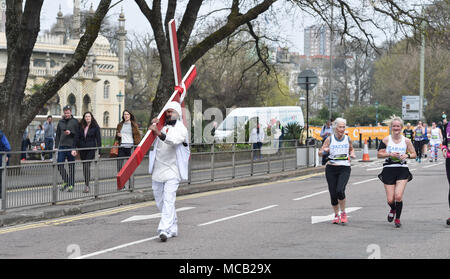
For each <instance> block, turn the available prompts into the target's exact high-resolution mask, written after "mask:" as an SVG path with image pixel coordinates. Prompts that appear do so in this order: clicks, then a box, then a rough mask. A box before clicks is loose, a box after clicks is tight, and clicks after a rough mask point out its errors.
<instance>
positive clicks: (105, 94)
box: [103, 80, 110, 99]
mask: <svg viewBox="0 0 450 279" xmlns="http://www.w3.org/2000/svg"><path fill="white" fill-rule="evenodd" d="M109 86H110V83H109V81H107V80H105V83H104V84H103V98H104V99H109Z"/></svg>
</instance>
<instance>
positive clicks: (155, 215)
mask: <svg viewBox="0 0 450 279" xmlns="http://www.w3.org/2000/svg"><path fill="white" fill-rule="evenodd" d="M194 208H195V207H181V208H178V209H177V210H176V212H181V211H186V210H190V209H194ZM154 218H161V213H156V214H151V215H135V216H132V217H130V218H127V219H125V220H123V221H121V223H124V222H132V221H141V220H147V219H154Z"/></svg>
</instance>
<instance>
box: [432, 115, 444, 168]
mask: <svg viewBox="0 0 450 279" xmlns="http://www.w3.org/2000/svg"><path fill="white" fill-rule="evenodd" d="M441 144H442V131H441V129H439V128H438V127H437V126H436V122H433V123H431V129H430V162H433V158H434V161H435V162H437V158H438V150H439V147H440V146H441Z"/></svg>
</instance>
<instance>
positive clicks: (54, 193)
mask: <svg viewBox="0 0 450 279" xmlns="http://www.w3.org/2000/svg"><path fill="white" fill-rule="evenodd" d="M86 149H90V150H92V148H84V149H73V150H76V151H82V150H86ZM110 149H111V146H107V147H100V148H96V151H95V157H94V159H92V160H79V159H77V160H75V161H72V162H67V161H66V162H58V160H57V157H58V152H61V150H60V151H56V150H54V151H27V153H31V154H34V155H38V156H34V157H38V158H41V157H44V156H49V154H50V153H51V154H52V159H46V160H31V161H30V160H28V161H21V164H20V165H16V166H9V165H7V164H6V157H7V156H5V152H0V155H1V158H2V165H1V167H0V174H1V176H0V178H1V184H0V185H1V190H0V192H1V199H0V210H6V209H10V208H19V207H26V206H34V205H41V204H56V203H58V202H62V201H69V200H77V199H85V198H98V197H100V196H102V195H108V194H113V193H119V194H120V193H121V192H122V193H125V192H133V191H135V190H142V189H151V175H150V174H149V173H148V154H147V155H146V156H145V157H144V159H143V162H142V163H141V164H140V165H139V167H138V168H137V169H136V171H135V172H134V173H133V175H132V177H131V178H130V180H129V181H128V182H127V183H126V185H125V188H124V189H123V190H122V191H118V190H117V186H116V185H117V184H116V181H117V180H116V176H117V173H118V171H119V170H120V168H121V166H122V165H124V164H125V162H126V160H127V157H125V158H109V151H110ZM64 151H70V150H68V149H67V150H64ZM316 152H317V146H310V147H309V148H307V147H301V146H298V145H297V143H296V141H283V144H282V147H281V148H279V147H278V146H277V147H275V148H274V147H273V145H272V143H269V144H265V145H263V147H262V149H261V150H255V149H252V145H251V144H238V143H223V144H218V143H213V144H193V145H191V158H190V162H189V179H188V180H187V181H182V183H181V184H195V183H208V182H214V181H221V180H229V179H235V178H244V177H250V176H257V175H264V174H269V173H277V172H283V171H289V170H295V169H298V168H304V167H307V166H314V165H317V163H318V162H317V159H316V156H315V155H314V154H316ZM19 153H23V152H8V154H19ZM78 153H79V152H78ZM64 173H66V174H67V175H68V176H69V177H70V176H71V175H72V177H73V180H72V181H73V186H74V187H73V190H72V191H67V189H66V190H64V191H61V188H62V186H63V179H62V176H63V175H64ZM69 180H70V179H69ZM69 184H71V183H69ZM86 184H89V188H90V189H89V192H87V193H85V192H84V190H85V186H86Z"/></svg>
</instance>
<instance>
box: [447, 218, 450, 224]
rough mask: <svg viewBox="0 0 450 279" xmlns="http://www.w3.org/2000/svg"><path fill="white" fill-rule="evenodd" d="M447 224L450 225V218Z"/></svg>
mask: <svg viewBox="0 0 450 279" xmlns="http://www.w3.org/2000/svg"><path fill="white" fill-rule="evenodd" d="M447 225H448V226H450V218H448V219H447Z"/></svg>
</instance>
